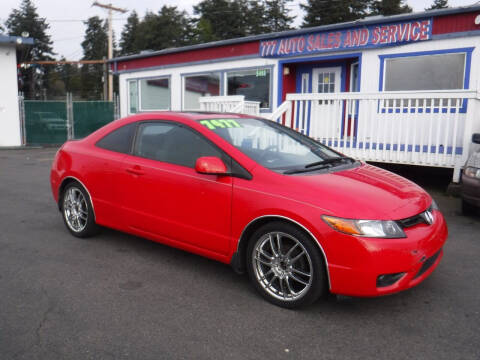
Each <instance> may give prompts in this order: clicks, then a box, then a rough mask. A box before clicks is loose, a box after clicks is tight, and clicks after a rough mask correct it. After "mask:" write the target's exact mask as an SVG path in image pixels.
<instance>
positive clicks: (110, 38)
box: [92, 1, 127, 101]
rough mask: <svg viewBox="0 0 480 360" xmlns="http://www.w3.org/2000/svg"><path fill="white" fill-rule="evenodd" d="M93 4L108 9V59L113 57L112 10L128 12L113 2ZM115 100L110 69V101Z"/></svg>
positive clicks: (95, 2) (96, 2)
mask: <svg viewBox="0 0 480 360" xmlns="http://www.w3.org/2000/svg"><path fill="white" fill-rule="evenodd" d="M92 6H98V7H100V8H103V9H107V10H108V60H110V59H111V58H112V57H113V34H112V12H113V11H117V12H120V13H122V14H124V13H126V12H127V10H125V9H121V8H118V7H114V6H112V4H108V5H105V4H100V3H99V2H98V1H94V2H93V4H92ZM112 100H113V75H112V72H111V71H110V70H109V71H108V101H112Z"/></svg>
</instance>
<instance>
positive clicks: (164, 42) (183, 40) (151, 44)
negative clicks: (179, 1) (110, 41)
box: [134, 5, 192, 51]
mask: <svg viewBox="0 0 480 360" xmlns="http://www.w3.org/2000/svg"><path fill="white" fill-rule="evenodd" d="M191 41H192V28H191V25H190V19H189V18H188V16H187V13H186V12H185V11H180V10H178V9H177V7H176V6H167V5H164V6H162V8H161V9H160V11H159V12H158V14H155V13H153V12H147V13H146V14H145V17H144V19H143V21H141V22H140V23H139V24H138V28H137V32H136V34H134V44H135V46H136V49H135V50H136V51H139V50H147V49H151V50H161V49H165V48H170V47H179V46H184V45H188V44H190V43H191Z"/></svg>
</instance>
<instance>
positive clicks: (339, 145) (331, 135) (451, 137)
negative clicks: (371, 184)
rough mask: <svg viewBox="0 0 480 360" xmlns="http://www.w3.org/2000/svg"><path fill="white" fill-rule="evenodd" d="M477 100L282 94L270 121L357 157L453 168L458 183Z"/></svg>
mask: <svg viewBox="0 0 480 360" xmlns="http://www.w3.org/2000/svg"><path fill="white" fill-rule="evenodd" d="M479 102H480V97H479V94H478V93H477V92H476V91H469V90H468V91H467V90H465V91H433V92H432V91H430V92H418V91H415V92H382V93H335V94H287V100H286V101H285V102H284V103H283V104H282V105H280V107H278V108H277V110H276V111H275V112H274V113H273V114H272V115H271V116H270V119H271V120H274V121H277V122H281V123H283V124H284V125H286V126H288V127H291V128H293V129H296V130H297V131H299V132H302V133H303V134H306V135H308V136H310V137H312V138H314V139H316V140H318V141H320V142H321V143H323V144H325V145H327V146H330V147H332V148H334V149H335V150H337V151H339V152H342V153H344V154H346V155H348V156H351V157H354V158H356V159H360V160H365V161H378V162H391V163H402V164H412V165H424V166H439V167H449V168H454V175H453V181H454V182H458V181H459V179H460V169H461V168H462V166H463V165H464V164H465V161H466V159H467V157H468V154H469V148H470V142H471V141H470V140H471V134H472V131H473V129H474V128H473V124H474V120H475V113H476V109H475V107H476V106H478V103H479ZM477 109H479V110H480V107H479V108H477ZM477 118H478V115H477ZM477 121H478V119H477Z"/></svg>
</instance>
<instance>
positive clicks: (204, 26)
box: [193, 0, 268, 42]
mask: <svg viewBox="0 0 480 360" xmlns="http://www.w3.org/2000/svg"><path fill="white" fill-rule="evenodd" d="M193 12H194V14H195V15H198V18H197V19H196V20H195V23H196V24H197V29H196V30H197V34H196V41H197V42H208V41H216V40H225V39H232V38H238V37H243V36H247V35H253V34H259V33H262V32H266V31H268V28H267V26H266V14H265V12H266V7H265V4H264V3H263V2H259V1H257V0H250V1H249V0H237V1H233V0H203V1H201V2H199V3H198V4H197V5H195V6H194V7H193Z"/></svg>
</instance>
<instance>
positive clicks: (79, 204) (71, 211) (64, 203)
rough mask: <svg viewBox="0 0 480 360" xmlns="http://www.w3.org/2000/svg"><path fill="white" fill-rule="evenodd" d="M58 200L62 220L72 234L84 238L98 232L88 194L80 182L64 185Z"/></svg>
mask: <svg viewBox="0 0 480 360" xmlns="http://www.w3.org/2000/svg"><path fill="white" fill-rule="evenodd" d="M71 196H74V198H72V197H71ZM59 201H60V210H61V213H62V218H63V222H64V223H65V226H66V227H67V229H68V231H70V233H71V234H72V235H73V236H76V237H79V238H86V237H89V236H92V235H95V234H96V233H97V232H98V230H99V227H98V225H97V224H96V223H95V213H94V211H93V206H92V203H91V201H90V196H89V195H88V193H87V191H86V190H85V189H84V188H83V186H82V185H81V184H80V183H78V182H76V181H75V182H71V183H69V184H68V185H67V186H65V189H63V192H62V194H61V197H60V199H59Z"/></svg>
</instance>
